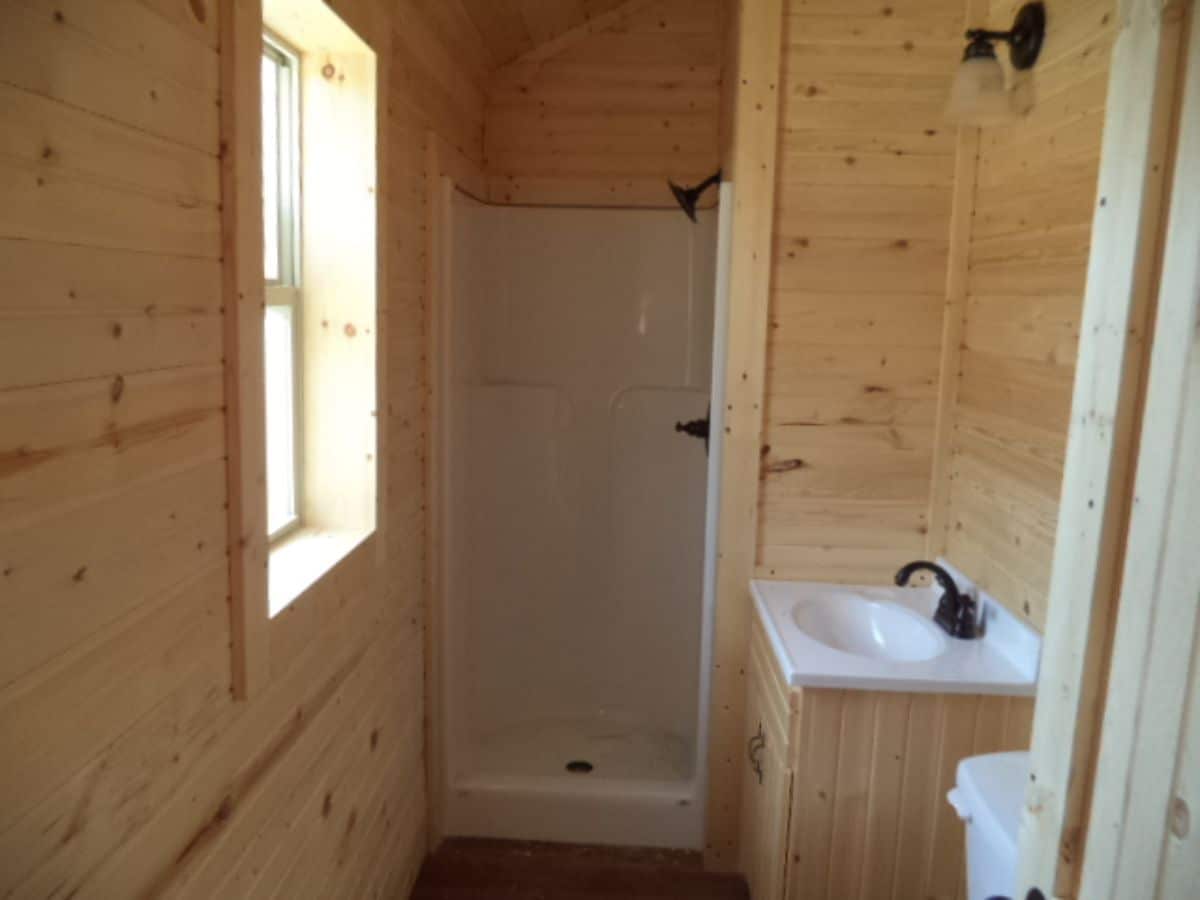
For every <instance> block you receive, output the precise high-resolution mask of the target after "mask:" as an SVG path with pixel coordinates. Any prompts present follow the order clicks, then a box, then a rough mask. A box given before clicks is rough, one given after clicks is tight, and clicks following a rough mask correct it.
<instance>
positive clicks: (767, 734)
mask: <svg viewBox="0 0 1200 900" xmlns="http://www.w3.org/2000/svg"><path fill="white" fill-rule="evenodd" d="M768 654H769V651H768V649H767V647H766V640H765V636H764V635H762V634H761V632H760V631H759V630H758V629H756V630H755V633H754V639H753V640H752V642H751V652H750V664H749V667H748V668H747V673H746V674H747V698H746V733H745V742H744V743H743V745H742V746H743V752H744V754H745V765H744V771H743V776H742V840H741V848H742V871H743V872H744V873H745V876H746V881H747V883H748V884H749V886H750V896H751V898H752V900H780V898H781V897H782V896H783V888H784V883H785V875H786V866H787V842H788V820H789V818H790V815H791V805H792V804H791V799H792V770H791V767H790V763H789V759H790V750H789V746H788V736H789V733H790V726H791V709H790V707H789V700H788V692H787V690H786V687H785V686H784V685H782V683H781V682H779V680H778V678H777V676H776V675H775V672H774V668H773V667H772V666H771V662H770V656H769V655H768Z"/></svg>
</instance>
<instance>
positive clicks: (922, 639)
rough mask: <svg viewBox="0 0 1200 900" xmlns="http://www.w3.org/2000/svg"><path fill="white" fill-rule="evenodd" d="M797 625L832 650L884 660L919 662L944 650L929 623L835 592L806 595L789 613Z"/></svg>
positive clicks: (884, 605) (942, 640)
mask: <svg viewBox="0 0 1200 900" xmlns="http://www.w3.org/2000/svg"><path fill="white" fill-rule="evenodd" d="M792 618H793V620H794V621H795V623H796V625H797V626H798V627H799V628H800V630H801V631H803V632H804V633H805V634H807V635H808V636H809V637H811V638H812V639H813V640H815V641H819V642H820V643H822V644H824V645H825V646H827V647H832V648H833V649H834V650H840V651H841V652H843V653H851V654H853V655H855V656H863V657H866V658H868V659H876V660H882V661H884V662H921V661H923V660H927V659H933V658H934V657H935V656H938V655H940V654H941V653H942V652H943V651H944V650H945V649H946V639H945V638H944V637H943V636H942V633H941V632H940V631H939V630H938V628H937V626H936V625H934V624H933V622H931V621H930V620H928V619H924V618H922V617H921V616H918V615H917V614H916V613H915V612H913V611H912V610H909V609H905V608H904V607H903V606H899V605H897V604H895V603H888V602H887V601H881V600H871V599H869V598H867V597H863V596H861V595H859V594H852V593H849V592H841V591H839V592H836V593H829V594H822V595H820V596H817V597H810V598H806V599H804V600H801V601H800V602H798V603H797V604H796V605H795V607H794V608H793V609H792Z"/></svg>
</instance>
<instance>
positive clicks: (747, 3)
mask: <svg viewBox="0 0 1200 900" xmlns="http://www.w3.org/2000/svg"><path fill="white" fill-rule="evenodd" d="M739 7H740V8H739V15H738V24H737V27H738V38H737V40H738V48H739V50H738V71H737V76H736V77H737V88H736V103H735V111H734V115H735V121H736V123H737V124H736V136H735V138H734V147H733V161H732V165H731V167H730V171H729V172H728V173H727V174H726V177H728V178H730V179H731V180H732V181H733V184H734V210H733V238H732V244H731V248H730V263H729V284H730V303H729V308H730V318H729V326H728V353H727V357H726V364H725V400H726V410H725V435H724V436H723V438H722V442H723V444H722V446H723V449H722V471H721V476H720V492H721V499H720V503H721V507H720V509H721V513H720V519H719V521H718V525H717V573H716V585H717V587H716V609H715V623H714V632H713V669H712V696H711V699H710V708H709V731H710V733H709V763H708V765H709V769H708V796H707V804H706V813H707V815H706V818H707V822H706V832H707V836H706V841H705V863H706V864H707V865H708V866H709V867H710V868H713V869H717V870H730V869H732V868H734V867H735V866H736V865H737V863H738V847H737V844H738V810H739V809H740V804H741V777H742V765H741V760H742V757H741V735H742V727H743V709H744V704H745V697H746V679H745V660H746V652H747V648H748V645H749V638H750V619H751V604H750V594H749V590H750V588H749V582H750V577H751V574H752V573H753V569H754V552H755V529H756V520H757V515H758V457H759V446H760V440H761V432H762V402H763V376H764V368H765V359H764V355H765V350H766V332H767V305H768V301H769V297H770V283H771V255H772V251H771V236H772V227H773V224H774V207H775V179H776V155H777V144H778V123H779V90H778V86H779V76H780V68H779V66H780V52H781V46H780V45H781V31H782V29H781V25H782V13H783V2H782V0H741V2H740V4H739Z"/></svg>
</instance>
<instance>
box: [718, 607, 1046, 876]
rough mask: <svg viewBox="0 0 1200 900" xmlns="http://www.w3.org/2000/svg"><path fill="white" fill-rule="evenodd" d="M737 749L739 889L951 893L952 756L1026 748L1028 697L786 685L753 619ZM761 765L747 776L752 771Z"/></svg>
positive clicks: (955, 863) (959, 849)
mask: <svg viewBox="0 0 1200 900" xmlns="http://www.w3.org/2000/svg"><path fill="white" fill-rule="evenodd" d="M746 678H747V706H746V709H747V716H746V728H745V735H744V741H743V745H742V752H743V754H744V761H743V780H742V784H743V790H742V817H741V863H742V871H743V872H744V874H745V876H746V880H747V881H748V882H749V885H750V895H751V897H752V898H753V900H781V898H786V900H817V898H820V900H835V898H836V900H850V898H857V900H876V898H879V900H958V898H961V897H963V896H965V880H966V879H965V875H966V869H965V865H964V855H963V853H964V851H963V836H964V835H963V825H962V822H961V821H960V820H959V818H958V816H957V815H956V814H955V812H954V810H953V809H952V808H951V807H950V804H949V803H947V802H946V792H947V791H948V790H950V788H951V787H953V786H954V779H955V770H956V768H957V766H958V762H959V760H961V759H963V758H965V757H968V756H975V755H978V754H981V753H994V752H999V751H1003V750H1023V749H1027V748H1028V747H1029V740H1030V729H1031V727H1032V720H1033V700H1032V698H1028V697H998V696H981V695H973V694H908V693H899V692H890V691H863V690H842V689H833V688H803V689H801V688H792V687H789V686H788V685H787V684H786V682H785V681H784V679H783V675H782V673H781V671H780V670H779V667H778V666H777V664H776V662H775V655H774V653H773V652H772V650H771V646H770V643H769V642H768V640H767V636H766V633H765V631H764V630H763V628H762V625H761V624H760V623H759V622H758V621H755V622H754V626H753V632H752V635H751V641H750V653H749V665H748V667H747V670H746ZM760 771H761V775H760Z"/></svg>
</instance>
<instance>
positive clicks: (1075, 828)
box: [1016, 0, 1190, 898]
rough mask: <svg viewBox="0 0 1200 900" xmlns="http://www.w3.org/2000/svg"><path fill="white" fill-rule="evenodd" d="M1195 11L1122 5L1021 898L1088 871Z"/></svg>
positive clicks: (1069, 886)
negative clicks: (1182, 76)
mask: <svg viewBox="0 0 1200 900" xmlns="http://www.w3.org/2000/svg"><path fill="white" fill-rule="evenodd" d="M1189 6H1190V0H1182V2H1170V0H1166V2H1164V0H1158V2H1153V3H1151V2H1142V0H1118V2H1117V15H1116V20H1117V23H1118V26H1117V35H1116V38H1115V41H1114V44H1113V49H1112V63H1111V67H1110V75H1109V88H1108V103H1107V107H1106V114H1105V125H1104V139H1103V144H1102V150H1101V161H1100V176H1099V181H1098V185H1097V199H1096V206H1095V214H1094V218H1093V223H1092V240H1091V248H1090V255H1089V261H1088V276H1087V288H1086V291H1085V296H1084V308H1083V316H1082V320H1081V323H1080V341H1079V357H1078V361H1077V366H1076V375H1075V387H1074V394H1073V397H1072V403H1071V419H1070V426H1069V432H1068V443H1067V454H1066V466H1065V469H1064V475H1063V486H1062V496H1061V503H1060V507H1059V522H1058V529H1057V533H1056V539H1055V550H1054V565H1053V572H1052V576H1051V584H1050V597H1049V611H1048V618H1047V623H1046V633H1045V637H1044V642H1043V652H1042V664H1041V672H1040V676H1039V681H1038V695H1037V705H1036V709H1035V713H1034V729H1033V746H1032V749H1031V774H1030V784H1029V786H1028V788H1027V792H1026V802H1025V806H1024V808H1023V810H1022V816H1021V828H1020V838H1019V845H1020V863H1019V876H1018V888H1019V890H1018V892H1017V894H1016V896H1017V897H1025V896H1027V892H1029V891H1030V890H1031V889H1032V888H1035V887H1036V888H1039V889H1040V890H1041V891H1042V893H1043V894H1044V895H1045V896H1053V897H1061V898H1066V897H1075V896H1078V887H1079V883H1080V877H1081V872H1082V868H1083V865H1084V853H1085V849H1086V848H1085V846H1084V838H1085V835H1086V833H1087V826H1088V813H1089V807H1090V805H1091V803H1092V798H1093V781H1094V775H1095V767H1096V760H1097V755H1098V750H1099V738H1100V726H1101V720H1102V714H1103V712H1104V702H1105V690H1106V687H1107V685H1108V681H1109V678H1108V665H1109V657H1110V648H1111V646H1112V640H1113V632H1114V624H1115V621H1116V611H1117V605H1118V597H1119V587H1120V576H1121V570H1122V564H1123V557H1124V549H1125V547H1126V543H1125V539H1126V533H1127V528H1128V524H1129V510H1130V508H1131V507H1132V506H1134V505H1135V500H1134V497H1133V491H1132V485H1133V475H1134V465H1135V459H1136V457H1137V443H1136V439H1137V434H1138V429H1139V421H1140V418H1141V416H1142V396H1143V387H1144V381H1145V369H1146V366H1145V362H1146V357H1147V352H1146V348H1145V344H1146V339H1147V335H1148V330H1149V326H1150V324H1151V323H1152V322H1153V321H1154V319H1155V303H1156V296H1155V294H1156V291H1155V288H1156V277H1155V276H1156V274H1157V269H1158V264H1159V258H1160V250H1161V238H1162V234H1161V232H1162V208H1163V205H1164V204H1163V200H1164V185H1165V181H1166V178H1165V174H1166V171H1167V169H1168V165H1167V163H1168V161H1169V157H1170V155H1171V149H1172V142H1171V140H1170V139H1171V136H1172V121H1173V115H1172V114H1173V112H1174V111H1175V95H1176V87H1177V71H1178V66H1179V57H1180V52H1179V50H1180V43H1181V41H1180V38H1181V35H1182V23H1183V18H1184V14H1185V12H1186V10H1187V8H1188V7H1189ZM1146 449H1147V450H1148V449H1149V448H1148V447H1147V448H1146ZM1137 502H1139V503H1140V498H1138V500H1137ZM1142 562H1143V561H1142V560H1140V559H1135V560H1132V561H1131V565H1140V564H1141V563H1142ZM1118 687H1119V686H1118ZM1097 787H1099V788H1100V789H1102V790H1106V789H1107V781H1105V782H1104V783H1099V782H1098V783H1097ZM1128 896H1133V895H1128ZM1138 896H1143V895H1142V894H1138Z"/></svg>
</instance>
